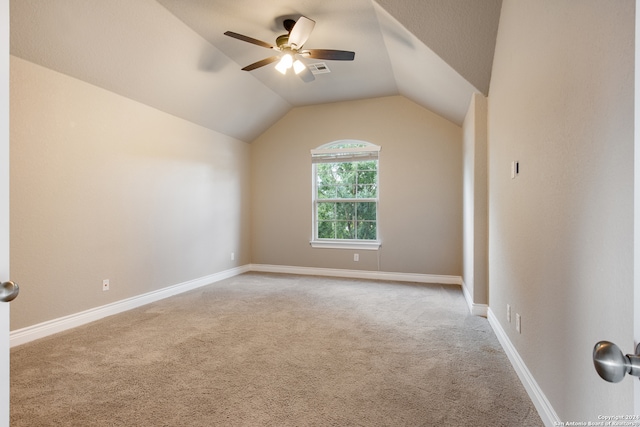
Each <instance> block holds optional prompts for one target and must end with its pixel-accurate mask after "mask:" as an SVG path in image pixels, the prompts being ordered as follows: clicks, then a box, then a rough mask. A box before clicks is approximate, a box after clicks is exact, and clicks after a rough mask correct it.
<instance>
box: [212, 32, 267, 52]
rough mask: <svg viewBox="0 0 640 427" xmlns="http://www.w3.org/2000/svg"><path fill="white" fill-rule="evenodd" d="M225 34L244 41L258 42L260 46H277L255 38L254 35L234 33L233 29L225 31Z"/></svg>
mask: <svg viewBox="0 0 640 427" xmlns="http://www.w3.org/2000/svg"><path fill="white" fill-rule="evenodd" d="M224 35H225V36H229V37H233V38H234V39H238V40H242V41H243V42H247V43H253V44H257V45H258V46H262V47H266V48H267V49H275V48H276V47H275V46H273V45H271V44H269V43H267V42H263V41H262V40H258V39H254V38H253V37H249V36H243V35H242V34H238V33H234V32H233V31H227V32H225V33H224Z"/></svg>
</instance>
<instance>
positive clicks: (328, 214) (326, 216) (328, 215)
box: [318, 203, 336, 221]
mask: <svg viewBox="0 0 640 427" xmlns="http://www.w3.org/2000/svg"><path fill="white" fill-rule="evenodd" d="M335 208H336V204H335V203H318V220H319V221H330V220H333V219H335V218H336V211H335V210H336V209H335Z"/></svg>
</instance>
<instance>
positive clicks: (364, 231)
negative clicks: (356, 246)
mask: <svg viewBox="0 0 640 427" xmlns="http://www.w3.org/2000/svg"><path fill="white" fill-rule="evenodd" d="M358 239H364V240H376V222H375V221H358Z"/></svg>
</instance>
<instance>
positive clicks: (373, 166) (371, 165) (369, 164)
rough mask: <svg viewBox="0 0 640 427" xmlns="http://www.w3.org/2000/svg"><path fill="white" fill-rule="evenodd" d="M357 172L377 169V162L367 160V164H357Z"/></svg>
mask: <svg viewBox="0 0 640 427" xmlns="http://www.w3.org/2000/svg"><path fill="white" fill-rule="evenodd" d="M358 169H359V170H376V169H378V162H377V161H375V160H369V161H367V162H358Z"/></svg>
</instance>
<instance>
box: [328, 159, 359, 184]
mask: <svg viewBox="0 0 640 427" xmlns="http://www.w3.org/2000/svg"><path fill="white" fill-rule="evenodd" d="M332 164H333V165H334V166H335V176H336V181H338V182H339V183H341V184H355V183H356V172H357V170H356V167H355V164H354V163H352V162H346V163H332Z"/></svg>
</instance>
